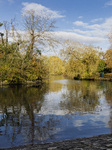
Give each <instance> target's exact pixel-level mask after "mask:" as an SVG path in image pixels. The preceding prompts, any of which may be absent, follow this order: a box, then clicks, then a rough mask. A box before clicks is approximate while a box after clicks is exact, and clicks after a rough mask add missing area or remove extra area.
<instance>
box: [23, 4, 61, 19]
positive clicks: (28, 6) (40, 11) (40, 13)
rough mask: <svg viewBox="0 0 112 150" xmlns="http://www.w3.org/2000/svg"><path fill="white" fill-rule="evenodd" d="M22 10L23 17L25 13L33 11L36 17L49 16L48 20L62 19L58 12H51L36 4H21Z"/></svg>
mask: <svg viewBox="0 0 112 150" xmlns="http://www.w3.org/2000/svg"><path fill="white" fill-rule="evenodd" d="M22 5H23V9H22V14H23V15H25V14H26V12H27V11H31V10H33V11H34V12H35V14H36V15H38V16H40V17H45V16H47V15H48V16H50V18H62V17H64V16H62V15H60V14H59V12H58V11H53V10H51V9H49V8H47V7H45V6H42V5H41V4H38V3H27V2H24V3H22Z"/></svg>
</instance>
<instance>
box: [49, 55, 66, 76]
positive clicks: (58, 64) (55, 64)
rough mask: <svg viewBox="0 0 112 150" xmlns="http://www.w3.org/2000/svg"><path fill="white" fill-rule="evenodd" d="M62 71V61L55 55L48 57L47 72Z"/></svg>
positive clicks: (57, 72)
mask: <svg viewBox="0 0 112 150" xmlns="http://www.w3.org/2000/svg"><path fill="white" fill-rule="evenodd" d="M63 72H64V66H63V61H62V60H61V59H60V58H59V57H57V56H51V57H49V73H50V74H52V75H61V74H63Z"/></svg>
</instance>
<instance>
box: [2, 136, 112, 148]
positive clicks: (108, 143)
mask: <svg viewBox="0 0 112 150" xmlns="http://www.w3.org/2000/svg"><path fill="white" fill-rule="evenodd" d="M62 149H63V150H111V149H112V134H103V135H98V136H93V137H84V138H77V139H73V140H65V141H60V142H53V143H45V144H29V145H25V146H18V147H13V148H4V149H0V150H62Z"/></svg>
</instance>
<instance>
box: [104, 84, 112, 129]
mask: <svg viewBox="0 0 112 150" xmlns="http://www.w3.org/2000/svg"><path fill="white" fill-rule="evenodd" d="M105 99H106V100H107V102H108V104H109V105H110V121H109V122H108V124H109V127H110V128H111V132H112V83H111V82H108V84H107V85H106V89H105Z"/></svg>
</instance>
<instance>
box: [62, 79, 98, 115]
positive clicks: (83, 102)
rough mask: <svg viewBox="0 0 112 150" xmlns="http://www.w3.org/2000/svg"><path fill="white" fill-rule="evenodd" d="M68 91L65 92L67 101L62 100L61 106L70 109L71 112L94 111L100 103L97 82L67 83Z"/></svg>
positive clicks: (64, 95)
mask: <svg viewBox="0 0 112 150" xmlns="http://www.w3.org/2000/svg"><path fill="white" fill-rule="evenodd" d="M67 90H68V91H67V93H65V94H63V97H64V99H65V101H62V102H61V104H60V105H61V107H63V108H65V109H68V110H69V112H72V111H80V112H88V111H94V110H95V108H96V106H97V105H98V104H99V101H98V99H99V94H98V87H97V84H96V82H92V81H91V82H90V81H89V82H87V81H81V82H79V81H78V82H75V83H74V84H68V85H67Z"/></svg>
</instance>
